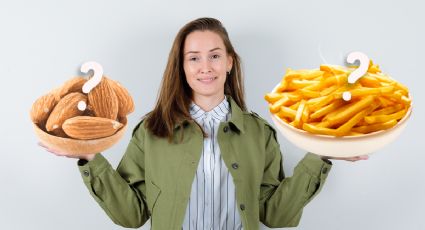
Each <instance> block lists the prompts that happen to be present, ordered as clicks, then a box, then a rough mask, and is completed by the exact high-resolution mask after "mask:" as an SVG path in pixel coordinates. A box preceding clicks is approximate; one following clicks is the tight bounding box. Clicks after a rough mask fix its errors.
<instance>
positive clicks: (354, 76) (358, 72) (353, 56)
mask: <svg viewBox="0 0 425 230" xmlns="http://www.w3.org/2000/svg"><path fill="white" fill-rule="evenodd" d="M356 60H359V62H360V66H359V68H357V69H355V70H354V71H353V72H351V74H350V76H348V83H350V84H353V83H355V82H356V81H357V80H358V79H359V78H361V77H362V76H363V75H364V74H365V73H366V72H367V70H368V69H369V58H368V57H367V56H366V54H364V53H362V52H358V51H356V52H351V53H350V54H348V56H347V62H348V63H350V64H354V62H355V61H356ZM342 98H343V99H344V100H345V101H349V100H351V93H350V92H348V91H346V92H344V93H342Z"/></svg>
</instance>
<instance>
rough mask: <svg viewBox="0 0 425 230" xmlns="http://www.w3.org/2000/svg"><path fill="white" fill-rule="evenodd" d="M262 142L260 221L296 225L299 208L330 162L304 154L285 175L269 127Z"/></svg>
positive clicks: (318, 184) (319, 184)
mask: <svg viewBox="0 0 425 230" xmlns="http://www.w3.org/2000/svg"><path fill="white" fill-rule="evenodd" d="M266 143H267V145H266V154H267V155H266V164H265V169H264V174H263V181H262V184H261V188H260V221H261V222H262V223H264V224H265V225H266V226H269V227H293V226H297V225H298V223H299V221H300V219H301V215H302V211H303V208H304V207H305V206H306V205H307V203H308V202H309V201H310V200H311V199H313V197H314V196H316V195H317V194H318V193H319V191H320V190H321V188H322V186H323V184H324V182H325V180H326V177H327V175H328V172H329V171H330V169H331V163H330V162H329V161H327V162H325V161H324V160H322V159H321V158H320V157H319V156H317V155H315V154H312V153H308V154H307V155H306V156H305V157H304V158H303V159H302V160H301V161H300V162H299V163H298V165H297V166H296V167H295V170H294V173H293V175H292V176H291V177H285V175H284V172H283V167H282V154H281V152H280V146H279V144H278V143H277V140H276V137H275V131H274V130H273V129H272V128H271V133H270V136H268V140H267V142H266Z"/></svg>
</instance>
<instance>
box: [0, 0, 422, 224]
mask: <svg viewBox="0 0 425 230" xmlns="http://www.w3.org/2000/svg"><path fill="white" fill-rule="evenodd" d="M423 9H424V4H423V3H422V2H421V1H419V0H416V1H412V0H405V1H366V0H359V1H341V0H339V1H338V0H334V1H332V0H324V1H272V0H266V1H242V0H238V1H201V0H197V1H192V0H190V1H189V0H181V1H168V2H166V1H153V0H150V1H135V0H133V1H105V0H103V1H100V0H97V1H82V0H74V1H19V0H17V1H4V0H1V1H0V30H1V33H0V79H1V90H0V94H1V97H0V98H1V99H2V100H1V103H2V109H1V111H2V112H1V113H0V114H1V128H0V135H1V147H0V148H1V149H0V152H1V160H0V162H1V167H0V183H1V186H0V229H4V230H9V229H43V230H47V229H62V230H67V229H69V230H71V229H72V230H74V229H81V230H84V229H105V230H106V229H123V228H121V227H119V226H117V225H115V224H114V223H113V222H112V221H111V220H110V219H109V218H108V216H107V215H106V214H105V213H104V212H103V210H102V209H101V208H100V206H98V204H97V203H96V202H95V201H94V199H93V198H92V197H91V196H90V195H89V192H88V190H87V189H86V187H85V186H84V184H83V181H82V179H81V176H80V173H79V171H78V168H77V164H76V160H75V159H68V158H60V157H56V156H54V155H53V154H50V153H48V152H46V151H45V150H44V149H42V148H40V147H39V146H37V138H36V136H35V133H34V131H33V130H32V125H31V121H30V119H29V111H30V108H31V105H32V103H33V102H34V101H35V100H36V99H37V98H38V97H40V96H41V95H43V94H44V93H46V92H48V91H49V90H51V89H53V88H55V87H57V86H59V85H61V84H62V83H64V82H65V81H66V80H68V79H70V78H71V77H73V76H75V75H77V74H80V73H79V67H80V66H81V64H82V63H83V62H85V61H89V60H94V61H97V62H99V63H100V64H101V65H102V66H103V68H104V71H105V74H106V75H108V76H109V77H110V78H112V79H114V80H117V81H120V82H121V83H122V85H124V86H125V87H126V88H127V89H128V90H129V92H130V93H131V95H132V96H133V98H134V101H135V103H136V109H135V111H134V113H132V114H130V115H129V117H128V119H129V129H128V130H127V132H126V134H125V136H124V137H123V138H122V139H121V140H120V142H118V143H117V144H116V145H114V146H113V147H112V148H111V149H109V150H107V151H105V152H103V154H104V156H105V157H106V158H107V159H108V160H109V161H110V163H111V164H112V166H113V167H116V166H117V164H118V162H119V160H120V159H121V157H122V154H123V153H124V151H125V148H126V146H127V144H128V142H129V140H130V133H131V129H132V128H133V127H134V126H135V125H136V124H137V122H138V121H139V118H140V117H141V116H142V115H144V114H145V113H146V112H148V111H150V110H151V109H152V108H153V105H154V102H155V99H156V96H157V92H158V89H159V84H160V80H161V78H162V73H163V71H164V68H165V64H166V61H167V58H168V53H169V50H170V47H171V44H172V42H173V39H174V36H175V35H176V33H177V31H178V30H179V29H180V28H181V27H182V26H183V25H184V24H185V23H187V22H189V21H190V20H193V19H195V18H198V17H203V16H210V17H216V18H218V19H220V20H221V21H222V22H223V24H224V25H225V27H226V28H227V30H228V32H229V34H230V38H231V41H232V42H233V45H234V46H235V48H236V50H237V52H238V53H239V55H240V56H241V58H242V62H243V67H244V73H245V83H246V85H245V89H246V99H247V103H248V107H249V108H250V109H251V110H253V111H256V112H257V113H258V114H259V115H260V116H262V117H264V118H265V119H267V120H268V121H269V122H270V123H271V122H272V121H271V118H270V115H269V112H268V108H267V103H266V102H265V100H264V99H263V97H264V94H265V93H267V92H269V91H271V89H272V88H273V87H274V86H275V85H276V84H277V83H278V82H279V81H280V80H281V78H282V76H283V74H284V72H285V70H286V68H293V69H300V68H308V69H311V68H317V67H318V66H319V65H320V64H322V63H326V62H327V63H330V64H339V65H342V64H343V63H344V57H345V56H346V55H347V54H348V52H350V51H354V50H359V51H362V52H364V53H366V54H367V55H368V56H369V57H370V58H371V59H372V60H373V61H374V62H375V63H377V64H379V65H380V67H381V69H382V71H383V72H385V73H387V74H389V75H391V76H392V77H393V78H395V79H396V80H398V81H400V82H402V83H403V84H405V85H406V86H408V87H409V89H410V92H411V95H412V97H413V113H412V116H411V117H410V120H409V121H408V122H409V123H408V126H407V128H406V129H405V130H404V132H403V133H402V134H401V135H400V136H399V138H398V139H397V140H395V141H394V142H393V143H391V144H389V145H388V146H386V147H385V148H383V149H381V150H379V151H377V152H375V153H374V154H372V155H371V156H370V159H369V160H367V161H361V162H356V163H349V162H344V161H333V164H334V166H333V168H332V170H331V173H330V175H329V177H328V180H327V182H326V185H325V187H324V188H323V190H322V192H321V193H320V194H319V195H318V196H317V197H316V198H315V199H314V200H313V201H312V202H311V203H310V204H309V205H308V206H307V207H306V208H305V210H304V214H303V217H302V220H301V223H300V225H299V226H298V227H297V228H294V229H299V230H308V229H312V230H313V229H314V230H315V229H328V230H340V229H345V230H357V229H387V230H398V229H409V230H411V229H425V223H424V219H423V218H424V214H423V213H425V210H424V207H425V197H424V195H425V183H424V179H423V178H424V171H423V169H422V166H423V162H424V161H425V151H424V146H423V145H422V141H423V136H422V135H423V133H424V129H425V126H424V124H425V122H424V120H420V117H424V116H425V114H424V102H423V101H422V100H423V99H424V97H425V90H424V83H425V80H424V78H425V77H424V70H423V69H422V67H421V66H423V65H422V63H423V53H424V51H425V49H424V48H425V45H424V43H423V41H424V40H425V31H424V28H425V27H424V22H425V16H424V14H423ZM278 138H279V142H280V144H281V147H282V153H283V156H284V167H285V173H286V174H287V175H291V174H292V172H293V169H294V167H295V165H296V164H297V162H298V161H299V160H300V159H301V158H302V157H303V156H304V153H305V151H304V150H301V149H299V148H297V147H295V146H294V145H293V144H291V143H290V142H288V141H287V140H285V139H284V138H283V136H282V135H280V134H279V136H278ZM164 221H166V220H164ZM149 227H150V226H149V223H147V224H146V225H145V226H143V227H142V228H141V229H149ZM262 229H268V228H266V227H264V226H263V227H262Z"/></svg>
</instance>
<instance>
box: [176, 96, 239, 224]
mask: <svg viewBox="0 0 425 230" xmlns="http://www.w3.org/2000/svg"><path fill="white" fill-rule="evenodd" d="M190 115H191V116H192V118H193V119H194V120H195V121H196V122H197V123H198V124H199V125H200V126H201V127H202V128H203V130H204V131H205V132H206V133H207V134H208V137H205V138H204V146H203V149H202V153H201V159H200V162H199V165H198V168H197V170H196V175H195V178H194V180H193V183H192V190H191V193H190V197H189V202H188V204H187V208H186V215H185V219H184V222H183V227H182V229H184V230H190V229H193V230H195V229H208V230H209V229H211V230H215V229H229V230H234V229H237V230H240V229H242V223H241V220H240V216H239V213H238V208H237V203H236V193H235V185H234V183H233V178H232V175H231V174H230V173H229V170H228V169H227V167H226V165H225V164H224V161H223V159H222V157H221V153H220V148H219V145H218V141H217V131H218V128H219V125H220V122H225V121H228V120H229V119H230V116H231V114H230V108H229V103H228V101H227V98H226V97H225V98H224V100H223V101H222V102H221V103H220V104H219V105H217V106H216V107H215V108H214V109H212V110H211V111H209V112H205V111H203V110H202V109H201V108H200V107H199V106H198V105H196V104H194V103H193V102H192V104H191V107H190Z"/></svg>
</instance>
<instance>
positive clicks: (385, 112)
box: [265, 61, 412, 157]
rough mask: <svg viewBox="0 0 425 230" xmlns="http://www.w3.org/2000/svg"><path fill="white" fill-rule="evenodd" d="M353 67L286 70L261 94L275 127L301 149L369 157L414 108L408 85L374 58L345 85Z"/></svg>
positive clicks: (396, 131)
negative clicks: (357, 75)
mask: <svg viewBox="0 0 425 230" xmlns="http://www.w3.org/2000/svg"><path fill="white" fill-rule="evenodd" d="M355 69H356V67H343V66H337V65H327V64H323V65H320V68H319V69H301V70H292V69H288V70H287V71H286V73H285V76H284V77H283V79H282V81H281V82H280V83H279V84H277V85H276V87H274V89H273V90H272V92H270V93H267V94H266V95H265V100H266V101H267V102H268V104H269V110H270V114H271V117H272V120H273V122H274V124H275V126H276V127H277V129H278V130H279V131H280V132H281V133H282V134H283V135H284V136H285V137H286V138H287V139H288V140H289V141H290V142H292V143H293V144H295V145H296V146H298V147H299V148H301V149H304V150H306V151H308V152H312V153H315V154H318V155H322V156H331V157H353V156H360V155H368V154H371V153H374V152H376V151H377V150H379V149H381V148H383V147H384V146H386V145H388V144H389V143H391V142H392V141H394V140H395V139H396V138H397V137H398V136H399V135H400V134H401V132H402V131H403V130H404V128H405V127H406V124H407V121H408V119H409V117H410V114H411V112H412V99H411V96H410V94H409V90H408V88H407V87H406V86H404V85H403V84H401V83H400V82H397V81H396V80H394V79H393V78H391V77H390V76H388V75H386V74H384V73H382V72H381V70H380V69H379V66H378V65H376V64H374V63H373V62H372V61H371V62H370V65H369V69H368V71H367V73H365V75H363V76H362V77H361V78H360V79H358V80H357V81H356V83H354V84H348V76H349V75H350V73H351V72H352V71H354V70H355ZM344 92H350V94H351V99H350V100H348V101H346V100H345V99H343V97H342V95H343V93H344Z"/></svg>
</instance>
